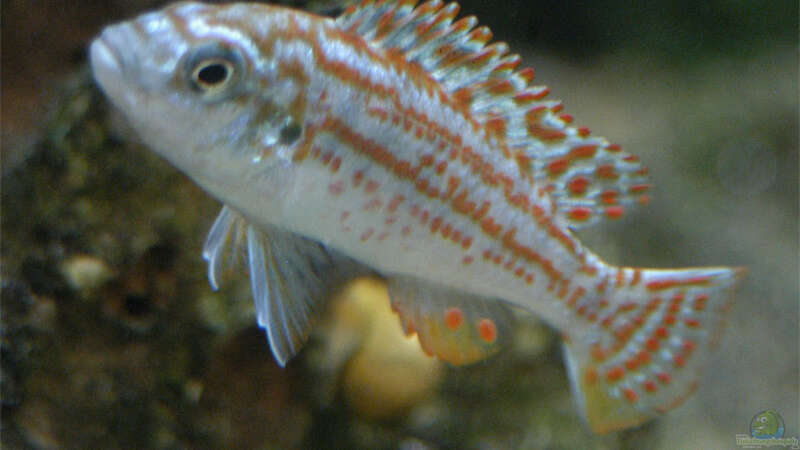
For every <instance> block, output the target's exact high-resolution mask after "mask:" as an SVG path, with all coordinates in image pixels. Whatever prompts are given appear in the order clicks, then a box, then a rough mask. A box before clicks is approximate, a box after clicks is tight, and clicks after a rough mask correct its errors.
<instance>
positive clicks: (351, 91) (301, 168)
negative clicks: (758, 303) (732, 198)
mask: <svg viewBox="0 0 800 450" xmlns="http://www.w3.org/2000/svg"><path fill="white" fill-rule="evenodd" d="M458 11H459V6H458V5H457V4H455V3H449V4H443V3H442V2H441V1H439V0H430V1H427V2H425V3H422V4H419V5H417V2H416V1H415V0H380V1H375V0H367V1H364V2H363V3H361V4H359V5H357V6H352V7H350V8H349V9H347V10H346V11H345V12H344V13H343V14H342V15H341V16H340V17H338V18H337V19H335V20H332V19H329V18H324V17H318V16H315V15H311V14H308V13H304V12H301V11H295V10H291V9H286V8H280V7H274V6H268V5H260V4H231V5H224V6H222V5H220V6H212V5H204V4H198V3H180V4H176V5H173V6H170V7H168V8H166V9H164V10H162V11H159V12H154V13H149V14H145V15H142V16H140V17H138V18H136V19H134V20H131V21H128V22H124V23H121V24H118V25H113V26H110V27H108V28H107V29H105V31H103V33H102V35H101V36H100V37H98V38H97V39H96V40H95V41H94V42H93V43H92V46H91V63H92V68H93V70H94V75H95V78H96V79H97V81H98V82H99V84H100V86H101V87H102V89H103V90H104V91H105V93H106V94H107V95H108V97H110V99H111V100H112V102H113V103H114V104H116V105H117V106H118V107H119V108H120V109H121V110H122V111H123V112H124V113H125V115H126V116H127V118H128V119H129V120H130V122H131V123H132V124H133V126H134V127H135V129H136V130H137V131H138V132H139V133H140V134H141V136H142V138H143V139H144V140H145V142H146V143H147V144H148V145H149V146H150V147H152V149H153V150H155V151H156V152H158V153H159V154H160V155H162V156H163V157H164V158H166V159H167V160H169V161H170V162H171V163H172V164H174V165H175V166H176V167H178V168H179V169H180V170H182V171H184V172H185V173H186V174H187V175H189V176H190V177H191V178H193V179H194V180H195V181H196V182H197V183H198V184H199V185H200V186H202V187H203V188H204V189H205V190H207V191H208V192H209V193H211V194H212V195H213V196H215V197H216V198H218V199H219V200H220V201H222V202H223V203H224V206H223V208H222V211H221V213H220V214H219V217H218V218H217V220H216V222H215V223H214V225H213V227H212V229H211V231H210V233H209V235H208V239H207V241H206V244H205V248H204V257H205V258H206V259H207V260H208V267H209V270H208V275H209V278H210V281H211V284H212V286H213V287H214V288H217V286H218V285H219V284H220V280H221V278H222V277H223V276H224V274H225V273H226V271H228V270H229V268H230V266H231V265H233V264H235V263H236V261H237V260H243V261H244V262H245V263H246V264H247V267H248V269H249V273H250V280H251V284H252V291H253V296H254V299H255V305H256V311H257V316H258V323H259V324H260V325H261V326H262V327H263V328H264V329H265V330H266V334H267V336H268V339H269V344H270V346H271V349H272V353H273V354H274V356H275V358H276V359H277V361H278V362H279V363H280V364H281V365H284V364H286V362H287V361H288V360H289V359H290V358H291V357H292V356H293V355H294V354H295V353H297V352H298V351H299V350H300V348H301V347H302V345H303V343H304V341H305V339H306V337H307V336H308V334H309V332H310V328H311V325H312V324H313V322H314V319H315V316H316V315H317V314H319V311H320V310H321V307H322V305H321V302H322V299H323V298H324V297H325V295H324V293H325V291H326V290H327V289H329V288H330V285H331V283H333V282H334V281H335V280H341V279H343V278H347V277H349V276H352V275H353V274H354V273H356V272H359V271H361V270H362V269H364V268H366V269H368V270H369V271H372V272H373V273H379V274H381V275H382V276H384V277H385V278H386V279H387V282H388V285H389V292H390V296H391V300H392V305H393V308H394V309H395V311H396V312H397V313H398V315H399V317H400V320H401V322H402V325H403V327H404V329H405V331H406V332H407V333H408V334H412V333H416V335H417V336H418V338H419V342H420V344H421V346H422V348H423V349H424V350H425V351H426V352H428V353H430V354H432V355H436V356H438V357H439V358H441V359H443V360H445V361H448V362H450V363H452V364H455V365H462V364H470V363H473V362H475V361H479V360H482V359H484V358H487V357H489V356H491V355H493V354H495V353H496V352H497V351H498V350H499V349H501V348H502V347H503V344H504V343H507V342H508V340H509V339H510V338H511V332H512V329H513V325H514V317H515V315H513V314H512V310H511V308H512V306H515V307H521V308H523V309H525V310H528V311H531V312H533V313H535V314H536V315H537V316H539V317H541V318H542V319H544V320H545V321H547V323H549V324H550V325H551V326H553V327H554V328H556V329H558V330H559V331H560V332H561V333H562V334H563V336H564V350H565V360H566V362H567V365H568V371H569V376H570V378H571V382H572V387H573V392H574V395H575V397H576V398H577V402H578V404H579V407H580V410H581V412H582V414H583V415H584V417H585V418H586V419H587V421H588V423H589V424H590V426H591V427H592V428H593V429H594V430H595V431H596V432H598V433H603V432H608V431H611V430H617V429H621V428H624V427H629V426H634V425H637V424H639V423H642V422H644V421H646V420H648V419H650V418H652V417H655V416H656V415H658V414H659V413H661V412H663V411H665V410H667V409H670V408H672V407H673V406H675V405H677V404H678V403H680V402H681V400H683V399H684V398H685V397H686V396H687V395H688V394H689V393H690V392H691V391H692V390H693V389H694V387H695V385H696V381H697V380H698V369H699V368H700V366H701V364H702V362H703V360H704V359H706V357H707V356H708V354H709V352H710V349H711V347H712V345H713V344H714V342H715V340H716V337H717V336H718V333H719V331H720V328H721V324H722V316H723V312H724V311H725V310H726V309H727V307H728V304H729V302H730V298H731V297H732V292H731V291H732V289H733V285H734V283H735V281H736V279H737V278H739V276H740V275H741V273H742V272H743V270H742V269H732V268H726V267H712V268H686V269H643V268H634V267H615V266H612V265H609V264H607V263H605V262H603V261H602V260H601V259H600V258H599V257H598V256H596V255H594V254H593V253H592V252H590V251H589V250H588V249H586V248H585V247H584V246H583V245H582V244H581V243H580V241H578V239H577V238H576V237H575V235H574V234H573V230H576V229H579V228H581V227H585V226H589V225H591V224H594V223H597V222H600V221H603V220H609V219H617V218H619V217H620V216H623V215H624V214H625V212H626V210H627V209H629V208H630V207H633V206H635V205H636V204H643V203H647V201H648V198H649V197H648V195H647V191H648V189H649V187H650V186H649V184H648V183H647V178H646V175H647V170H646V169H645V168H644V167H642V165H641V164H640V162H639V159H638V158H637V157H636V156H634V155H631V154H628V153H626V152H623V151H622V150H621V148H620V146H619V145H616V144H612V143H609V142H608V141H606V140H605V139H603V138H601V137H596V136H594V135H592V134H591V133H590V131H589V130H588V129H587V128H584V127H578V126H575V125H573V123H572V122H573V118H572V116H570V115H568V114H565V113H564V112H563V111H562V105H561V103H560V102H558V101H554V100H549V99H548V93H549V91H548V89H547V88H546V87H544V86H539V85H535V84H534V83H533V79H534V72H533V70H532V69H529V68H528V69H519V68H518V65H519V64H520V57H519V56H518V55H516V54H511V53H509V50H508V47H507V45H506V44H505V43H502V42H498V43H490V39H491V37H492V34H491V32H490V31H489V29H488V28H487V27H485V26H478V25H477V20H476V19H475V18H474V17H471V16H469V17H464V18H461V19H458V20H456V16H457V14H458Z"/></svg>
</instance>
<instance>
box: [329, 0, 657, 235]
mask: <svg viewBox="0 0 800 450" xmlns="http://www.w3.org/2000/svg"><path fill="white" fill-rule="evenodd" d="M416 3H417V1H416V0H365V1H363V2H361V3H360V4H358V5H357V6H351V7H349V8H348V9H347V10H346V11H345V12H344V14H342V15H341V16H340V17H339V18H338V19H337V20H336V23H337V25H338V26H339V27H340V28H342V29H344V30H346V31H348V32H352V33H357V34H359V35H360V36H362V37H364V38H365V39H368V40H370V41H371V42H372V43H373V44H375V45H377V46H378V47H381V48H384V49H387V50H390V49H391V50H395V51H399V52H400V53H402V54H404V55H405V57H406V59H407V60H408V61H409V62H414V63H417V64H419V65H420V66H421V67H422V68H423V69H424V70H425V71H426V72H428V73H429V74H430V75H431V76H432V77H433V79H435V80H436V81H437V82H439V83H440V84H441V85H442V86H443V88H444V90H445V91H446V92H447V93H448V94H449V95H450V96H451V98H452V99H453V101H454V102H455V103H456V104H458V105H459V107H460V108H462V109H463V110H464V111H465V112H466V113H468V114H470V116H471V117H473V118H474V119H475V120H477V121H478V122H480V123H482V124H483V125H484V127H485V129H486V132H487V134H489V135H490V137H493V138H494V139H496V142H497V143H498V146H500V147H502V148H503V149H504V150H506V152H505V153H506V154H507V155H509V157H511V158H513V159H514V160H515V161H516V162H517V164H518V167H519V170H520V172H521V174H523V175H526V176H530V177H532V178H533V180H534V182H535V184H536V186H539V187H540V188H541V189H542V193H546V194H548V195H550V197H551V198H552V200H553V205H554V215H555V217H556V220H558V221H559V223H561V224H562V225H565V226H569V227H572V228H580V227H583V226H586V225H589V224H592V223H595V222H596V221H597V220H599V219H600V218H602V217H608V218H612V219H616V218H618V217H621V216H622V215H624V213H625V207H626V206H628V205H631V204H635V203H646V202H647V201H648V199H649V197H648V196H647V195H645V192H646V191H647V190H648V189H649V187H650V185H649V184H648V183H647V181H646V175H647V170H646V169H645V168H643V167H642V166H641V165H640V163H639V161H638V158H637V157H636V156H634V155H630V154H627V153H624V152H622V151H621V149H620V147H619V146H618V145H615V144H610V143H609V142H608V141H606V140H605V139H603V138H597V137H591V136H590V132H589V130H588V129H587V128H584V127H575V126H573V125H572V120H573V119H572V117H571V116H570V115H568V114H563V113H562V112H561V108H562V105H561V103H560V102H558V101H554V100H546V99H545V97H546V96H547V95H548V93H549V89H548V88H547V87H545V86H534V85H532V84H531V83H532V81H533V78H534V72H533V69H531V68H527V69H522V70H517V66H518V65H519V63H520V57H519V55H516V54H508V46H507V45H506V44H505V43H503V42H497V43H493V44H491V45H487V43H488V42H489V40H490V39H491V38H492V32H491V31H490V30H489V28H487V27H486V26H480V27H476V26H477V19H475V18H474V17H473V16H467V17H464V18H462V19H460V20H457V21H454V19H455V17H456V15H457V14H458V11H459V6H458V4H456V3H448V4H444V3H443V2H442V1H441V0H430V1H427V2H424V3H422V4H420V5H419V6H417V7H416V8H415V7H414V6H415V5H416Z"/></svg>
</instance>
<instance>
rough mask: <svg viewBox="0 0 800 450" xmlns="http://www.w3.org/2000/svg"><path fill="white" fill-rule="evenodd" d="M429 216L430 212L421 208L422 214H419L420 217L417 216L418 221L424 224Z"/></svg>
mask: <svg viewBox="0 0 800 450" xmlns="http://www.w3.org/2000/svg"><path fill="white" fill-rule="evenodd" d="M430 217H431V213H430V211H428V210H427V209H423V210H422V215H420V218H419V220H420V221H421V222H422V224H423V225H424V224H426V223H428V219H429V218H430Z"/></svg>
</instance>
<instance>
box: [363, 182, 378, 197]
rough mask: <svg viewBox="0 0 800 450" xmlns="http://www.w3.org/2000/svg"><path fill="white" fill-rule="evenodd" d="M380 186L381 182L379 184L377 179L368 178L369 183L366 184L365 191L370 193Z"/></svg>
mask: <svg viewBox="0 0 800 450" xmlns="http://www.w3.org/2000/svg"><path fill="white" fill-rule="evenodd" d="M378 187H380V184H378V182H377V181H375V180H367V184H366V186H364V191H365V192H366V193H368V194H371V193H373V192H375V191H377V190H378Z"/></svg>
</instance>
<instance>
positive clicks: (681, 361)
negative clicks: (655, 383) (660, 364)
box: [672, 355, 686, 368]
mask: <svg viewBox="0 0 800 450" xmlns="http://www.w3.org/2000/svg"><path fill="white" fill-rule="evenodd" d="M672 363H673V364H674V365H675V367H679V368H680V367H683V366H685V365H686V358H684V357H683V355H675V357H674V358H672Z"/></svg>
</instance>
